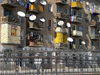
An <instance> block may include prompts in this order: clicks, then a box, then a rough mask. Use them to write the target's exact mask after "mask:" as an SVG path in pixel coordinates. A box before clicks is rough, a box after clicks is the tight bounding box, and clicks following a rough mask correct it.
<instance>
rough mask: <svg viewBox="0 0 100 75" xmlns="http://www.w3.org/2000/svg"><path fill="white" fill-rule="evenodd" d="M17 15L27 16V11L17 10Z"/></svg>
mask: <svg viewBox="0 0 100 75" xmlns="http://www.w3.org/2000/svg"><path fill="white" fill-rule="evenodd" d="M17 15H18V16H20V17H25V13H24V12H22V11H18V12H17Z"/></svg>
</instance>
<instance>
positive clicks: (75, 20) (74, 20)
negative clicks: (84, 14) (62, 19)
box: [71, 16, 82, 23]
mask: <svg viewBox="0 0 100 75" xmlns="http://www.w3.org/2000/svg"><path fill="white" fill-rule="evenodd" d="M71 22H74V23H81V22H82V18H81V17H79V16H71Z"/></svg>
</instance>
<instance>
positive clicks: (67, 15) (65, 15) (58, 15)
mask: <svg viewBox="0 0 100 75" xmlns="http://www.w3.org/2000/svg"><path fill="white" fill-rule="evenodd" d="M56 17H57V18H58V19H69V17H70V16H69V14H66V13H57V14H56Z"/></svg>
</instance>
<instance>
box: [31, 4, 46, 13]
mask: <svg viewBox="0 0 100 75" xmlns="http://www.w3.org/2000/svg"><path fill="white" fill-rule="evenodd" d="M43 11H44V9H43V6H41V5H37V4H31V5H29V12H35V13H39V12H43Z"/></svg>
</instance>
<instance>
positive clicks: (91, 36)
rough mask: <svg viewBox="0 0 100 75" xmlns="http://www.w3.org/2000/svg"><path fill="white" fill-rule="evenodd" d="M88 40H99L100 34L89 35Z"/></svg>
mask: <svg viewBox="0 0 100 75" xmlns="http://www.w3.org/2000/svg"><path fill="white" fill-rule="evenodd" d="M90 38H91V39H99V38H100V34H90Z"/></svg>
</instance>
